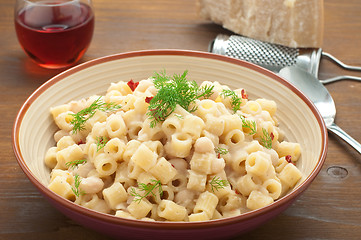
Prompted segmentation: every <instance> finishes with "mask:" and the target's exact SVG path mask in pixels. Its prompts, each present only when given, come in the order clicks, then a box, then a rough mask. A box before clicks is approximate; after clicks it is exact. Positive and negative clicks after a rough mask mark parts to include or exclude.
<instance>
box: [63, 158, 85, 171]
mask: <svg viewBox="0 0 361 240" xmlns="http://www.w3.org/2000/svg"><path fill="white" fill-rule="evenodd" d="M86 162H87V160H86V159H80V160H74V161H70V162H67V163H65V166H66V167H67V168H69V169H74V168H75V167H77V166H78V165H79V164H82V163H86Z"/></svg>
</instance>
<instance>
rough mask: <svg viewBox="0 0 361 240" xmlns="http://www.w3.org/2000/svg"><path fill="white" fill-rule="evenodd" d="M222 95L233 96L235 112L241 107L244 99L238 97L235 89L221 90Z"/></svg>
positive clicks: (232, 102) (232, 103)
mask: <svg viewBox="0 0 361 240" xmlns="http://www.w3.org/2000/svg"><path fill="white" fill-rule="evenodd" d="M221 96H223V97H224V98H227V97H229V98H231V105H232V109H233V111H234V112H237V110H239V109H241V104H242V99H241V98H240V97H238V95H237V94H236V93H235V91H232V90H229V89H223V90H222V92H221Z"/></svg>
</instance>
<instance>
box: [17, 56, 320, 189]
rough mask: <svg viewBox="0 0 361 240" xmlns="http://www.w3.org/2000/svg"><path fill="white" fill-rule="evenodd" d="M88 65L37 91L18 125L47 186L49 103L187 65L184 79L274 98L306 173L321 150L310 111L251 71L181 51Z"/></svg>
mask: <svg viewBox="0 0 361 240" xmlns="http://www.w3.org/2000/svg"><path fill="white" fill-rule="evenodd" d="M90 65H91V66H90V67H87V68H83V69H82V70H80V71H78V72H75V73H73V74H71V75H68V76H66V77H65V78H64V79H62V80H60V81H57V82H56V83H55V84H53V85H51V86H50V87H49V88H48V89H46V90H45V91H44V92H43V93H42V94H40V95H39V96H38V97H37V98H36V99H35V101H34V102H33V103H32V104H31V106H30V107H29V108H28V110H27V111H26V113H25V115H24V117H23V119H22V123H21V126H20V129H19V146H20V151H21V154H22V156H23V159H24V161H25V163H26V164H27V166H28V167H29V169H30V170H31V172H32V173H33V174H34V176H36V178H38V180H39V181H40V182H41V183H42V184H44V185H47V184H48V181H49V177H50V171H49V169H48V168H47V167H46V166H45V164H44V156H45V153H46V151H47V149H48V148H49V147H51V146H54V144H55V141H54V140H53V134H54V133H55V131H56V129H57V128H56V126H55V124H54V123H53V121H52V118H51V116H50V113H49V108H50V107H52V106H57V105H59V104H63V103H66V102H69V101H71V100H77V99H81V98H83V97H88V96H90V95H93V94H104V93H105V91H106V89H107V88H108V86H109V85H110V83H111V82H118V81H120V80H123V81H129V80H130V79H133V80H134V81H139V80H142V79H145V78H148V77H149V76H151V75H153V73H154V72H155V71H162V70H166V72H167V73H168V74H173V73H177V74H180V73H183V71H184V70H188V79H191V80H196V81H198V82H201V81H205V80H208V81H219V82H220V83H222V84H227V85H228V86H230V87H231V88H232V89H234V88H239V87H243V88H245V89H246V90H247V93H248V94H249V97H250V99H256V98H259V97H263V98H267V99H271V100H274V101H276V102H277V105H278V111H277V118H278V120H279V124H280V128H281V129H282V130H283V131H284V132H285V135H286V137H287V140H289V141H295V142H298V143H300V144H301V147H302V151H303V152H302V157H301V159H300V160H299V161H298V162H297V166H298V167H299V169H300V170H301V171H302V172H303V173H304V175H305V177H307V176H308V175H309V174H310V173H311V172H312V171H313V169H314V168H315V167H316V165H317V163H318V160H319V157H320V154H321V151H322V134H321V129H320V126H319V124H318V122H317V119H316V117H315V116H314V113H313V112H312V110H311V109H310V108H309V106H308V105H307V104H306V103H305V102H304V101H303V100H302V99H301V98H300V97H299V96H298V95H297V94H295V93H294V92H293V91H292V90H291V89H289V88H288V87H287V86H285V85H283V84H282V83H280V82H279V81H276V80H274V79H272V78H271V77H268V76H266V75H264V74H261V73H259V72H257V71H255V70H252V69H249V68H247V67H243V66H240V65H237V64H234V63H231V62H226V61H220V60H217V59H213V58H203V57H195V56H183V55H145V56H131V57H125V58H120V59H115V58H112V59H111V60H110V61H105V62H104V61H101V63H100V64H95V65H94V64H90Z"/></svg>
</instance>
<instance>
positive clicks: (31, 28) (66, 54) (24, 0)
mask: <svg viewBox="0 0 361 240" xmlns="http://www.w3.org/2000/svg"><path fill="white" fill-rule="evenodd" d="M15 30H16V34H17V37H18V40H19V43H20V45H21V46H22V48H23V49H24V51H25V52H26V54H27V55H28V56H29V57H30V58H31V59H32V60H33V61H35V62H36V63H37V64H38V65H40V66H42V67H45V68H54V69H56V68H65V67H69V66H72V65H74V64H75V63H76V62H77V61H79V59H80V58H81V57H82V56H83V55H84V53H85V51H86V50H87V48H88V46H89V44H90V42H91V39H92V36H93V31H94V13H93V7H92V2H91V0H17V1H16V6H15Z"/></svg>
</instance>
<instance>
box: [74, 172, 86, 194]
mask: <svg viewBox="0 0 361 240" xmlns="http://www.w3.org/2000/svg"><path fill="white" fill-rule="evenodd" d="M80 183H81V179H80V176H79V175H78V174H76V175H75V176H74V187H71V190H72V191H73V193H74V195H75V196H77V197H79V196H80V195H84V194H85V192H83V191H81V190H80V189H79V186H80Z"/></svg>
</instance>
